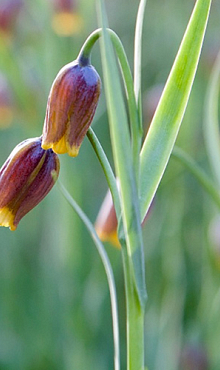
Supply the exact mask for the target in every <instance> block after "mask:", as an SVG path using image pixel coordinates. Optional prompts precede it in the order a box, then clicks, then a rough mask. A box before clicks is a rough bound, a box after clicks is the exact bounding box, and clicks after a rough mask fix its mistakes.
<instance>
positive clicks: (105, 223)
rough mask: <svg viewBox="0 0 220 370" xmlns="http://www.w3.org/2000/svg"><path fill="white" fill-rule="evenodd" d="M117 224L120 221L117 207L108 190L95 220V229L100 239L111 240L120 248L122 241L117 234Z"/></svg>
mask: <svg viewBox="0 0 220 370" xmlns="http://www.w3.org/2000/svg"><path fill="white" fill-rule="evenodd" d="M117 226H118V222H117V217H116V213H115V207H114V205H113V201H112V195H111V192H110V190H108V191H107V194H106V196H105V199H104V201H103V203H102V205H101V208H100V210H99V213H98V216H97V219H96V222H95V229H96V232H97V235H98V236H99V238H100V240H102V241H103V242H105V241H107V242H110V243H111V244H113V245H114V246H116V247H118V248H120V243H119V240H118V236H117Z"/></svg>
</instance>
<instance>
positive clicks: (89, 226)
mask: <svg viewBox="0 0 220 370" xmlns="http://www.w3.org/2000/svg"><path fill="white" fill-rule="evenodd" d="M57 183H58V185H59V188H60V190H61V192H62V194H63V196H64V198H65V199H66V200H67V202H68V203H69V204H70V206H71V207H72V208H73V209H74V211H75V212H76V213H77V214H78V216H79V217H80V218H81V220H82V221H83V223H84V224H85V226H86V228H87V229H88V231H89V233H90V235H91V237H92V238H93V241H94V243H95V245H96V248H97V250H98V253H99V255H100V257H101V260H102V263H103V265H104V268H105V272H106V275H107V279H108V285H109V291H110V299H111V309H112V324H113V339H114V369H115V370H119V369H120V346H119V324H118V308H117V294H116V288H115V281H114V275H113V272H112V268H111V263H110V261H109V259H108V255H107V253H106V251H105V248H104V246H103V244H102V242H101V241H100V239H99V237H98V235H97V234H96V231H95V229H94V227H93V224H92V223H91V222H90V220H89V219H88V217H87V216H86V214H85V213H84V212H83V211H82V209H81V208H80V207H79V205H78V204H77V203H76V202H75V200H74V199H73V198H72V197H71V195H70V194H69V192H68V191H67V190H66V188H65V187H64V185H63V184H62V183H61V182H60V181H59V180H58V181H57Z"/></svg>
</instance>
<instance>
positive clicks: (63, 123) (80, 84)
mask: <svg viewBox="0 0 220 370" xmlns="http://www.w3.org/2000/svg"><path fill="white" fill-rule="evenodd" d="M100 90H101V81H100V77H99V75H98V73H97V72H96V70H95V68H94V67H93V66H91V65H90V64H89V63H87V62H86V63H85V64H84V63H82V62H79V61H78V60H76V61H74V62H72V63H69V64H67V65H66V66H64V67H63V68H62V69H61V70H60V72H59V73H58V75H57V77H56V78H55V80H54V82H53V85H52V87H51V90H50V94H49V97H48V103H47V110H46V117H45V121H44V128H43V138H42V148H43V149H49V148H52V149H53V151H54V152H55V153H58V154H62V153H66V152H67V153H68V154H69V155H70V156H72V157H75V156H77V155H78V151H79V148H80V145H81V143H82V140H83V138H84V136H85V135H86V132H87V130H88V128H89V126H90V124H91V122H92V119H93V116H94V114H95V110H96V107H97V104H98V99H99V96H100Z"/></svg>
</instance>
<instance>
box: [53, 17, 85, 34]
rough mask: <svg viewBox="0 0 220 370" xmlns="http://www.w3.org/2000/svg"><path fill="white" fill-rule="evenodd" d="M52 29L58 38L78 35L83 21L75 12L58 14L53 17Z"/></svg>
mask: <svg viewBox="0 0 220 370" xmlns="http://www.w3.org/2000/svg"><path fill="white" fill-rule="evenodd" d="M52 28H53V30H54V31H55V32H56V33H57V34H58V35H60V36H71V35H75V34H79V33H80V32H81V31H82V28H83V19H82V17H81V15H80V14H78V13H77V12H76V13H73V12H67V11H63V12H58V13H56V14H55V15H54V17H53V20H52Z"/></svg>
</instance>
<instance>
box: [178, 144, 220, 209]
mask: <svg viewBox="0 0 220 370" xmlns="http://www.w3.org/2000/svg"><path fill="white" fill-rule="evenodd" d="M172 156H173V157H174V158H175V159H177V160H178V161H179V162H180V163H182V164H183V165H184V166H185V167H186V168H187V169H188V170H189V171H190V172H191V173H192V175H193V176H194V177H195V178H196V179H197V180H198V182H199V183H200V184H201V185H202V187H203V188H204V189H205V191H206V192H207V193H208V194H209V195H210V196H211V197H212V199H213V200H214V202H215V203H216V205H217V206H218V207H219V209H220V192H219V191H218V190H217V188H216V186H215V184H214V183H213V182H212V181H210V180H209V177H208V176H207V175H206V174H205V173H204V171H203V170H201V168H200V167H199V166H198V165H197V163H196V162H195V161H194V160H193V159H192V158H191V157H190V156H189V155H188V154H186V153H185V152H184V151H183V150H182V149H180V148H177V147H175V148H174V150H173V152H172Z"/></svg>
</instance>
